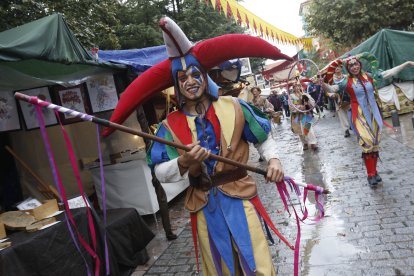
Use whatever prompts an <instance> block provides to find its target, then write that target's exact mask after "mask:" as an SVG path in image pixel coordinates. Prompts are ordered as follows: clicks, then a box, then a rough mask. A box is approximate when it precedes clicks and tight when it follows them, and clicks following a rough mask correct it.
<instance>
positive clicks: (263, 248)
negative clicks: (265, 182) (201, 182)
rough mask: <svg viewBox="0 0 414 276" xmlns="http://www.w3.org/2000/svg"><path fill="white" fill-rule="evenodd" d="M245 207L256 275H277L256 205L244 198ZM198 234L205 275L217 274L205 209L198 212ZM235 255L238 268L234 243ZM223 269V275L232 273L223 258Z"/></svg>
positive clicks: (237, 273) (235, 250)
mask: <svg viewBox="0 0 414 276" xmlns="http://www.w3.org/2000/svg"><path fill="white" fill-rule="evenodd" d="M243 207H244V211H245V213H246V218H247V223H248V225H249V232H250V239H251V241H252V247H253V248H254V260H255V262H256V275H266V276H267V275H269V276H274V275H276V272H275V269H274V266H273V262H272V256H271V253H270V249H269V246H268V243H267V239H266V237H265V234H264V231H263V228H262V224H261V223H260V220H259V217H258V215H257V212H256V210H255V208H254V206H253V205H252V204H251V203H250V201H249V200H243ZM197 234H198V241H199V248H200V255H201V262H202V269H203V274H204V275H217V272H216V270H215V265H214V261H213V258H212V255H211V251H210V242H209V238H208V231H207V225H206V219H205V217H204V213H203V211H202V210H201V211H198V212H197ZM233 251H234V253H233V256H234V261H235V268H236V270H237V267H238V266H239V265H238V263H237V262H238V261H239V260H238V253H237V247H236V246H235V244H234V243H233ZM221 263H222V271H223V275H226V276H227V275H230V272H229V270H228V268H227V266H226V264H225V263H224V260H223V259H222V261H221ZM236 275H242V274H241V273H240V272H239V271H236Z"/></svg>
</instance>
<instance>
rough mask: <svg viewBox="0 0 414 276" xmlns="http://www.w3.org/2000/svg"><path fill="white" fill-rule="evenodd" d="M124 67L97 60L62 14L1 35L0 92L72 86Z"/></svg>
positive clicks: (44, 18) (47, 17)
mask: <svg viewBox="0 0 414 276" xmlns="http://www.w3.org/2000/svg"><path fill="white" fill-rule="evenodd" d="M124 68H125V66H120V65H114V64H110V63H107V62H102V61H97V60H95V59H94V58H93V57H92V55H91V54H90V53H89V52H88V51H87V50H86V49H85V48H84V47H83V46H82V45H81V44H80V43H79V41H78V40H77V39H76V37H75V36H74V35H73V33H72V32H71V30H70V29H69V27H68V26H67V24H66V22H65V21H64V19H63V16H62V15H61V14H53V15H50V16H46V17H43V18H41V19H38V20H35V21H32V22H30V23H27V24H24V25H21V26H18V27H16V28H13V29H10V30H7V31H4V32H1V33H0V90H12V91H14V90H19V89H27V88H33V87H39V86H45V85H52V84H61V85H64V86H72V85H76V84H79V83H81V82H82V81H84V80H85V79H86V78H88V77H90V76H91V75H96V74H103V73H109V72H113V71H114V70H117V69H124Z"/></svg>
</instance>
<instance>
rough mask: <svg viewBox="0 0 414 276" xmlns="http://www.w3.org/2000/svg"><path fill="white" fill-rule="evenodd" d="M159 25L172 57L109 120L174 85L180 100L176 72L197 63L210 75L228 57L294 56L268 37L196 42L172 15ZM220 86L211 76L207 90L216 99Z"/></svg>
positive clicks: (137, 83) (138, 83)
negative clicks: (269, 40) (269, 41)
mask: <svg viewBox="0 0 414 276" xmlns="http://www.w3.org/2000/svg"><path fill="white" fill-rule="evenodd" d="M159 25H160V27H161V29H162V31H163V37H164V42H165V45H166V48H167V53H168V56H169V58H168V59H165V60H164V61H162V62H160V63H158V64H156V65H154V66H153V67H151V68H150V69H148V70H147V71H145V72H144V73H142V74H141V75H140V76H138V77H137V78H136V79H135V80H134V81H133V82H132V83H131V84H130V85H129V86H128V87H127V88H126V90H125V91H124V92H123V93H122V95H121V98H120V100H119V102H118V104H117V106H116V108H115V110H114V112H113V114H112V116H111V119H110V121H111V122H114V123H118V124H121V123H123V122H124V121H125V120H126V119H127V118H128V117H129V115H130V114H131V113H132V112H133V111H134V110H135V109H136V108H137V107H138V106H139V105H141V104H142V103H143V102H145V101H146V100H148V99H149V98H151V97H152V96H154V95H155V94H156V93H158V92H160V91H162V90H164V89H167V88H169V87H171V86H173V85H174V86H175V93H176V97H177V100H178V102H180V97H181V95H180V92H179V90H178V87H177V86H176V85H175V83H176V78H177V72H178V71H180V70H187V69H188V68H189V67H190V66H195V67H197V68H198V69H200V70H201V71H202V73H205V74H206V75H207V72H208V70H210V69H211V68H213V67H214V66H217V65H219V64H221V63H223V62H225V61H227V60H230V59H235V58H243V57H260V58H267V59H273V60H278V59H286V60H292V59H291V58H290V57H289V56H286V55H284V54H282V53H281V52H280V50H279V49H278V48H276V47H275V46H273V45H271V44H270V43H268V42H266V41H265V40H263V39H261V38H258V37H254V36H250V35H244V34H226V35H222V36H218V37H215V38H211V39H207V40H204V41H201V42H199V43H197V44H193V43H191V42H190V40H189V39H188V38H187V36H186V35H185V34H184V32H183V31H182V30H181V29H180V27H179V26H178V25H177V24H176V23H175V22H174V21H173V20H171V19H170V18H168V17H164V18H162V19H161V20H160V22H159ZM218 89H219V87H218V86H217V85H216V84H215V83H214V81H213V80H211V79H210V78H209V77H208V85H207V93H208V94H209V96H210V97H211V98H212V99H213V100H216V99H217V98H218ZM113 131H114V129H111V128H106V129H105V130H104V132H103V133H102V134H103V136H108V135H109V134H111V133H112V132H113Z"/></svg>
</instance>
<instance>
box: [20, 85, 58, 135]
mask: <svg viewBox="0 0 414 276" xmlns="http://www.w3.org/2000/svg"><path fill="white" fill-rule="evenodd" d="M19 92H21V93H23V94H26V95H28V96H36V97H38V98H39V99H40V100H43V101H47V102H51V101H52V100H51V98H50V94H49V89H48V88H47V87H39V88H34V89H29V90H24V91H19ZM19 104H20V107H21V110H22V113H23V118H24V123H25V125H26V129H27V130H30V129H34V128H38V127H39V122H38V120H37V115H36V111H35V105H33V104H30V103H27V102H23V101H20V102H19ZM42 114H43V118H44V121H45V125H46V126H51V125H56V124H57V123H58V122H57V119H56V116H55V113H54V112H53V111H52V110H50V109H47V108H42Z"/></svg>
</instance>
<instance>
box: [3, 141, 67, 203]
mask: <svg viewBox="0 0 414 276" xmlns="http://www.w3.org/2000/svg"><path fill="white" fill-rule="evenodd" d="M5 148H6V150H7V151H8V152H9V153H10V154H11V155H12V156H13V157H14V159H16V160H17V161H18V162H19V163H20V165H22V167H23V168H24V169H25V170H26V171H27V172H28V173H29V174H30V175H31V176H33V178H34V179H35V180H36V181H37V183H38V184H39V185H40V186H41V187H42V189H38V190H39V191H40V192H41V193H42V194H43V195H44V196H45V197H47V198H48V199H52V198H56V199H57V200H60V196H59V193H58V191H57V190H56V189H55V187H53V186H52V185H48V184H46V183H45V182H44V181H43V180H42V179H41V178H40V177H39V176H38V175H37V174H36V173H35V172H34V171H33V170H32V169H31V168H30V167H29V165H28V164H27V163H26V162H24V161H23V160H22V159H21V158H20V157H19V156H18V155H17V154H16V153H15V152H14V151H13V150H12V149H11V148H10V147H9V146H5ZM50 192H52V194H53V196H51V195H50Z"/></svg>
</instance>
